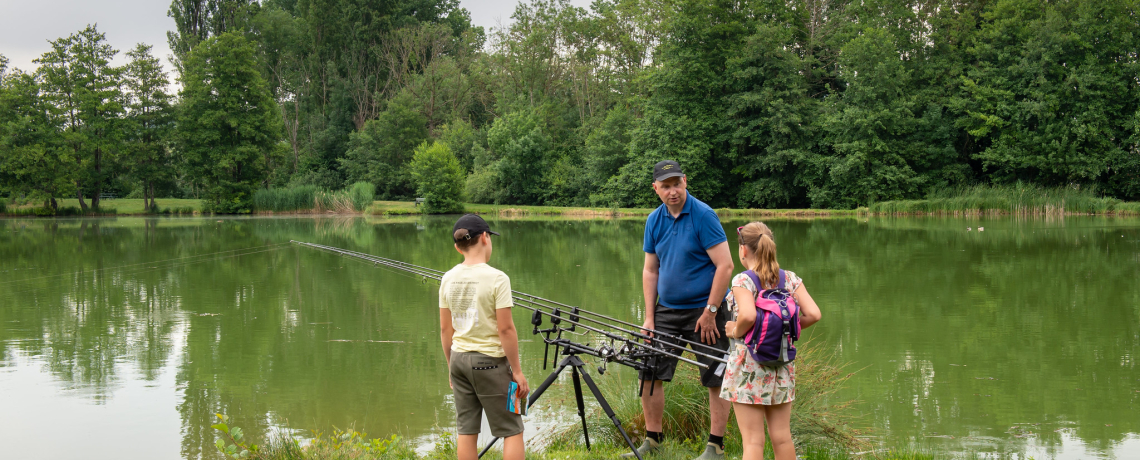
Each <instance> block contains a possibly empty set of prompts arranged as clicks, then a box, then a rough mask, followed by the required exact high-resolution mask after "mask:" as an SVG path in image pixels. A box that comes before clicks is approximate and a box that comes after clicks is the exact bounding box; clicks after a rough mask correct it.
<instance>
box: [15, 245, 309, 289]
mask: <svg viewBox="0 0 1140 460" xmlns="http://www.w3.org/2000/svg"><path fill="white" fill-rule="evenodd" d="M285 244H286V245H287V244H288V243H285ZM282 247H284V245H282V244H273V245H268V246H256V247H255V248H268V249H259V250H256V251H249V252H243V253H240V254H230V255H227V256H221V257H214V258H210V259H202V260H193V261H189V262H184V263H175V264H171V265H165V266H161V267H140V268H135V269H132V270H128V271H125V272H119V273H118V274H121V275H137V274H141V273H146V272H152V271H157V270H167V269H173V268H181V267H185V266H188V265H193V264H199V263H202V262H213V261H219V260H222V259H229V258H233V257H241V256H247V255H251V254H260V253H263V252H271V251H276V250H278V249H281V248H282ZM247 249H251V248H244V249H234V250H230V251H219V252H214V253H210V254H202V255H200V256H188V257H179V258H175V259H166V260H162V261H158V262H150V263H163V262H169V261H172V260H181V259H187V258H194V257H204V256H210V255H217V254H224V253H227V252H233V251H242V250H247ZM135 265H140V264H128V265H121V266H118V267H108V268H103V269H98V270H81V271H76V272H71V273H64V274H59V275H51V276H44V277H38V278H27V279H25V280H31V279H44V278H56V277H60V276H76V275H83V274H87V273H92V274H94V273H95V272H101V271H105V270H111V269H115V268H121V267H130V266H135ZM25 280H19V281H25ZM41 289H43V288H41V287H33V288H29V289H24V290H20V291H9V292H6V293H5V294H7V297H12V296H15V295H17V294H25V293H28V292H35V291H39V290H41Z"/></svg>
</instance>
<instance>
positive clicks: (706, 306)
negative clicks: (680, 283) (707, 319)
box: [705, 303, 720, 313]
mask: <svg viewBox="0 0 1140 460" xmlns="http://www.w3.org/2000/svg"><path fill="white" fill-rule="evenodd" d="M705 308H707V309H708V310H709V311H711V312H713V313H716V309H717V308H720V306H718V305H713V304H711V303H710V304H708V305H705Z"/></svg>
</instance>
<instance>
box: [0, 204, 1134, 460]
mask: <svg viewBox="0 0 1140 460" xmlns="http://www.w3.org/2000/svg"><path fill="white" fill-rule="evenodd" d="M489 221H490V223H491V226H492V228H494V229H496V230H497V231H499V232H501V233H502V234H503V236H502V237H500V238H496V241H495V252H494V257H493V259H492V265H494V266H496V267H498V268H500V269H502V270H503V271H505V272H506V273H507V274H508V275H510V276H511V280H512V284H513V287H514V288H515V289H516V290H520V291H524V292H527V293H530V294H535V295H539V296H542V297H545V298H549V299H554V300H557V301H560V302H564V303H568V304H572V305H580V306H582V307H584V308H587V309H590V310H593V311H597V312H600V313H605V314H609V315H613V316H617V317H620V318H623V319H626V320H628V321H631V322H635V323H640V322H641V316H640V315H641V311H642V308H641V303H642V299H641V264H642V261H643V260H644V254H643V253H642V252H641V241H642V229H643V226H644V220H643V219H598V220H574V219H562V218H531V219H507V218H497V219H496V218H490V219H489ZM722 221H723V224H724V227H725V228H726V229H727V233H728V234H729V235H730V242H731V243H732V245H733V247H735V240H736V237H735V233H734V232H733V231H732V230H731V229H735V228H736V227H737V226H739V225H742V224H743V223H745V222H746V220H745V219H730V218H724V219H722ZM453 222H454V217H432V218H420V219H407V220H391V219H383V218H375V219H373V218H362V217H360V218H346V217H338V218H333V217H320V218H311V217H297V218H282V217H244V218H109V219H94V218H91V219H54V220H46V219H45V220H38V219H0V395H3V396H0V414H2V416H0V441H3V444H4V445H5V447H4V454H3V455H2V456H3V457H4V458H6V459H33V458H34V459H57V458H58V459H65V458H66V459H70V458H84V459H112V458H114V459H123V458H147V459H197V458H218V457H217V456H216V455H215V452H214V447H213V443H214V439H216V437H215V432H214V430H212V429H211V428H210V425H211V424H212V423H215V418H214V414H215V413H217V412H221V413H225V414H228V415H229V416H230V417H231V418H232V425H237V426H241V427H242V428H244V429H245V430H246V432H247V433H248V434H249V435H251V436H253V437H254V438H258V439H261V438H263V437H264V436H266V434H269V433H278V432H288V433H293V434H297V435H302V436H304V435H310V434H311V432H312V431H314V430H315V431H321V432H325V433H327V432H330V431H332V430H333V429H334V427H340V428H348V427H354V428H355V429H357V430H360V431H365V432H367V433H369V434H371V435H375V436H381V435H387V434H389V433H400V434H401V435H403V436H405V437H411V438H416V439H419V440H420V442H430V439H432V436H433V435H438V434H440V433H446V432H447V429H448V428H449V427H452V426H453V423H454V422H453V418H454V412H453V410H452V407H451V406H450V390H449V389H448V386H447V382H446V367H445V364H444V359H443V353H442V351H441V350H440V345H439V335H438V327H439V326H438V310H437V304H436V290H437V286H436V285H435V284H434V283H432V282H430V281H429V282H426V283H425V282H423V281H422V280H420V279H418V278H414V277H410V276H407V275H404V274H400V273H394V272H390V271H385V270H381V269H378V268H374V267H373V266H371V265H369V264H367V263H363V262H359V261H355V260H351V259H346V258H342V257H338V256H335V255H331V254H328V253H324V252H320V251H317V250H314V249H310V248H304V247H299V246H296V245H291V244H289V243H288V242H289V240H300V241H308V242H314V243H320V244H326V245H330V246H337V247H341V248H347V249H352V250H356V251H361V252H367V253H370V254H374V255H379V256H384V257H390V258H394V259H399V260H404V261H407V262H411V263H414V264H418V265H423V266H427V267H432V268H436V269H440V270H446V269H448V268H450V267H451V266H453V265H454V264H456V263H458V262H460V261H461V260H462V258H461V256H460V255H459V254H457V253H456V252H455V251H454V249H452V248H451V247H450V244H449V239H448V237H449V233H450V231H451V226H452V223H453ZM767 222H768V224H769V225H770V226H771V227H772V229H773V231H774V232H775V235H776V240H777V242H778V244H779V258H780V262H781V264H782V266H783V267H784V268H787V269H790V270H793V271H795V272H796V273H798V274H799V275H800V276H801V277H802V278H803V279H804V282H805V285H806V286H807V287H808V289H809V290H810V292H811V293H812V296H813V297H814V298H815V299H816V301H817V303H818V304H819V305H820V308H821V310H822V312H823V321H822V322H820V324H819V325H818V326H816V327H813V328H812V329H810V330H809V332H810V335H811V336H812V346H817V347H828V348H832V349H834V350H835V351H836V352H837V353H838V356H839V358H840V359H841V360H842V361H844V362H848V363H850V364H849V369H850V370H852V371H854V372H855V375H854V376H853V377H852V378H851V380H850V381H849V382H848V385H847V386H846V387H845V389H844V390H843V393H842V394H841V396H842V397H844V398H853V399H857V400H858V403H857V404H856V406H855V408H856V412H858V413H859V414H860V415H861V423H863V424H864V425H865V426H866V427H867V428H871V429H873V430H874V435H875V442H876V443H877V444H881V445H887V446H903V447H909V448H914V449H921V450H928V451H934V452H942V453H948V454H949V453H959V452H981V453H984V454H986V455H999V456H1010V457H1017V458H1023V457H1035V458H1058V459H1076V458H1134V459H1135V458H1140V415H1138V414H1140V369H1138V365H1137V360H1138V359H1140V282H1138V280H1140V219H1137V218H1116V217H1065V218H1059V217H1058V218H1012V217H982V218H918V217H912V218H886V217H871V218H866V217H859V218H854V217H852V218H829V219H769V220H767ZM979 227H984V229H985V230H984V232H982V231H979V230H980V229H979ZM967 228H971V229H972V230H971V231H967ZM733 252H734V257H735V251H733ZM740 270H741V268H740V265H739V261H737V271H740ZM515 310H517V311H515V312H514V313H515V321H516V324H518V327H519V329H520V339H522V340H525V341H526V342H524V343H522V354H523V361H524V370H525V372H526V374H527V376H528V379H529V380H530V381H531V385H532V387H534V386H536V385H537V384H538V383H539V382H540V381H541V380H542V378H543V377H544V376H545V375H546V373H547V372H549V371H546V372H544V371H542V352H543V347H542V343H541V341H539V340H535V337H533V336H531V335H530V327H529V315H528V314H527V313H528V312H526V311H523V310H522V309H519V308H516V309H515ZM613 368H614V367H612V366H611V369H613ZM594 375H595V376H596V377H597V374H596V373H594ZM623 375H624V376H626V377H627V378H628V376H629V375H632V372H628V371H619V372H609V373H607V374H606V375H605V376H601V377H597V378H598V379H599V380H605V379H610V378H622V377H623ZM545 398H548V397H544V399H545ZM549 398H553V396H551V397H549ZM541 405H542V404H541V401H540V404H539V405H538V406H541ZM539 409H540V410H539V413H538V414H537V415H534V416H532V417H531V418H532V419H535V421H534V422H533V423H532V425H531V426H532V427H536V426H537V427H539V428H542V429H549V426H550V425H552V424H556V422H557V421H558V420H563V419H565V417H564V414H563V416H560V415H559V413H555V411H554V410H550V409H548V410H546V411H542V410H541V407H539ZM537 419H543V420H547V421H551V423H546V424H545V425H544V424H543V420H537ZM569 420H570V421H571V422H572V421H573V420H574V419H569ZM736 436H738V434H736Z"/></svg>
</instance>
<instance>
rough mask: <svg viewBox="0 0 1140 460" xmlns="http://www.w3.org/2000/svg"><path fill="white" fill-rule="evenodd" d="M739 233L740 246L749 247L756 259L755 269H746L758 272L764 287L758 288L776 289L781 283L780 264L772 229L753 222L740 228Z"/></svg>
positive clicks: (759, 287) (757, 275)
mask: <svg viewBox="0 0 1140 460" xmlns="http://www.w3.org/2000/svg"><path fill="white" fill-rule="evenodd" d="M738 233H739V236H740V244H741V245H744V246H747V247H748V249H749V250H751V251H752V254H753V255H754V258H755V259H756V264H755V265H756V266H755V267H746V268H748V269H750V270H752V271H754V272H756V277H757V278H759V279H760V284H762V285H763V286H757V287H756V288H757V289H773V288H775V287H776V285H777V284H779V283H780V263H779V262H777V261H776V238H775V237H773V236H772V229H770V228H768V226H767V225H764V224H763V223H761V222H751V223H749V224H746V225H745V226H743V227H740V230H739V232H738ZM742 262H743V261H742Z"/></svg>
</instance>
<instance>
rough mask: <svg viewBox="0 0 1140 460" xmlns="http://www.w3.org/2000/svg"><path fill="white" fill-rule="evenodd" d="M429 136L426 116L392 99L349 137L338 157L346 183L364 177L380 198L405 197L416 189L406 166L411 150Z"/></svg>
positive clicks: (409, 195)
mask: <svg viewBox="0 0 1140 460" xmlns="http://www.w3.org/2000/svg"><path fill="white" fill-rule="evenodd" d="M427 137H428V130H427V120H426V119H425V118H424V116H423V115H420V114H419V113H417V112H415V111H413V110H412V109H410V108H408V106H407V105H404V104H401V103H399V102H396V101H393V102H392V103H390V104H389V105H388V108H387V109H386V110H384V112H382V113H381V114H380V118H378V119H376V120H370V121H369V122H367V123H365V124H364V127H363V128H362V129H361V130H360V131H357V132H355V133H352V135H351V136H350V137H349V148H348V154H347V155H346V156H345V158H342V159H341V160H340V164H341V167H342V168H343V169H344V171H345V175H346V176H347V178H348V179H347V181H346V185H348V184H351V183H354V182H357V181H367V182H371V183H372V184H374V185H376V190H377V192H378V194H379V196H380V199H382V200H392V199H406V198H409V197H411V195H412V193H413V192H414V191H415V189H416V185H415V181H414V180H413V179H412V177H411V174H410V173H409V172H408V170H407V164H408V162H409V161H411V159H412V155H413V150H414V149H415V148H416V146H417V145H419V144H421V143H423V142H424V140H425V139H427Z"/></svg>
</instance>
